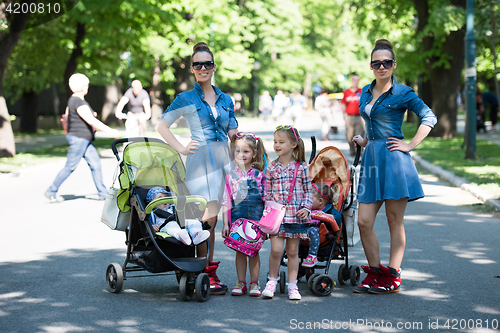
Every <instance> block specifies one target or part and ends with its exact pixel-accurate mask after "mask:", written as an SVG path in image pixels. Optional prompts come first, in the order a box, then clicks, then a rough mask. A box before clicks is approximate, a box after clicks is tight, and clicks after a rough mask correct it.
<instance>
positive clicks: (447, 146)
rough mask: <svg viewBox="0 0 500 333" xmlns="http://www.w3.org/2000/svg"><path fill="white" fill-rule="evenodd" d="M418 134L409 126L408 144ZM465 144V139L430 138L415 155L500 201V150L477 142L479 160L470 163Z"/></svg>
mask: <svg viewBox="0 0 500 333" xmlns="http://www.w3.org/2000/svg"><path fill="white" fill-rule="evenodd" d="M416 130H417V128H416V126H415V125H413V124H407V123H405V124H404V125H403V131H404V134H405V138H407V140H405V141H408V142H409V141H410V140H411V138H412V137H413V136H414V135H415V133H416ZM463 140H464V139H463V136H461V135H459V136H458V137H456V138H453V139H442V138H433V137H427V138H426V139H425V140H424V141H423V142H422V143H421V144H420V145H419V146H418V147H417V148H416V149H415V152H416V153H417V154H418V155H419V156H420V157H422V158H423V159H424V160H426V161H429V162H431V163H433V164H435V165H438V166H440V167H442V168H443V169H445V170H448V171H451V172H453V173H454V174H455V175H457V176H459V177H463V178H465V179H467V180H468V181H470V182H472V183H474V184H476V185H478V186H479V187H481V188H483V189H484V190H487V191H488V192H490V193H492V194H493V195H495V197H500V146H499V145H497V144H494V143H490V142H488V141H483V140H477V142H476V146H477V150H476V152H477V159H475V160H470V159H465V150H464V149H462V143H463Z"/></svg>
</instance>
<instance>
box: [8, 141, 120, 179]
mask: <svg viewBox="0 0 500 333" xmlns="http://www.w3.org/2000/svg"><path fill="white" fill-rule="evenodd" d="M113 141H114V139H97V140H95V141H94V146H95V147H96V148H97V150H98V151H100V150H103V149H110V148H111V143H112V142H113ZM68 148H69V146H67V145H65V146H57V147H51V148H38V149H33V150H30V151H28V152H20V153H17V154H16V156H14V157H9V158H1V159H0V173H10V172H16V171H18V170H19V169H22V168H25V167H31V166H34V165H39V164H44V163H49V162H56V161H58V160H63V159H65V158H66V155H67V153H68Z"/></svg>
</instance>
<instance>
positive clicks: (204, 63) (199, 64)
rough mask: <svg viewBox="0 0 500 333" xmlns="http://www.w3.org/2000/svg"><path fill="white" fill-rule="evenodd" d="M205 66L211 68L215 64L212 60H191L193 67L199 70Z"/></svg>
mask: <svg viewBox="0 0 500 333" xmlns="http://www.w3.org/2000/svg"><path fill="white" fill-rule="evenodd" d="M203 66H205V68H206V69H213V68H214V66H215V64H214V62H213V61H195V62H193V69H194V70H195V71H199V70H200V69H202V68H203Z"/></svg>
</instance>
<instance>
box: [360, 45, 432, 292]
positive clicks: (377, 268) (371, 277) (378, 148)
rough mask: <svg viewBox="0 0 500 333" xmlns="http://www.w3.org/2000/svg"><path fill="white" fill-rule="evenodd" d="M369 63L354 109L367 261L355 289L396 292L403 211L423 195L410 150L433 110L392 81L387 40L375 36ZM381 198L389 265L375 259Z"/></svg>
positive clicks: (428, 127) (424, 130)
mask: <svg viewBox="0 0 500 333" xmlns="http://www.w3.org/2000/svg"><path fill="white" fill-rule="evenodd" d="M370 68H371V69H372V71H373V74H374V76H375V80H374V81H373V82H372V83H371V84H370V85H367V86H365V87H364V88H363V90H362V93H361V99H360V103H359V109H360V111H361V115H362V117H363V119H364V120H365V122H366V138H363V137H362V136H361V135H356V136H355V137H354V138H353V141H354V142H355V143H356V145H360V146H362V147H365V152H364V154H363V157H362V159H361V172H360V176H359V186H358V201H359V209H358V211H359V215H358V226H359V232H360V236H361V242H362V244H363V250H364V251H365V255H366V259H367V261H368V266H362V268H363V270H364V271H365V273H367V274H368V275H367V276H366V278H365V279H364V280H363V281H362V282H361V284H360V285H359V286H356V287H354V289H353V291H354V292H356V293H366V292H369V293H374V294H387V293H394V292H399V290H400V287H401V262H402V260H403V255H404V252H405V245H406V236H405V228H404V214H405V210H406V205H407V203H408V202H409V201H413V200H417V199H420V198H422V197H424V191H423V189H422V185H421V184H420V180H419V178H418V173H417V169H416V168H415V163H414V162H413V160H412V158H411V155H410V153H409V152H410V151H411V150H413V149H415V147H417V146H418V145H419V143H420V142H422V140H424V139H425V137H427V135H428V134H429V132H430V131H431V129H432V128H433V127H434V125H435V124H436V122H437V119H436V116H435V115H434V113H433V112H432V110H431V109H430V108H429V107H428V106H427V105H425V103H424V102H423V101H422V100H421V99H420V98H418V96H417V94H415V92H414V91H413V89H411V88H410V87H408V86H405V85H403V84H401V83H398V82H396V79H395V78H394V76H393V71H394V69H395V68H396V57H395V55H394V51H393V50H392V44H391V43H390V42H389V41H388V40H386V39H379V40H377V42H376V43H375V48H374V49H373V51H372V53H371V62H370ZM407 110H409V111H413V112H414V113H415V114H416V115H417V116H418V117H419V118H420V120H421V124H420V126H419V127H418V130H417V133H416V134H415V136H414V137H413V139H412V140H411V142H410V143H406V142H403V141H402V139H403V138H404V136H403V131H402V129H401V127H402V125H403V119H404V116H405V113H406V111H407ZM384 203H385V214H386V216H387V223H388V225H389V232H390V235H391V236H390V239H391V246H390V255H389V266H388V267H386V266H382V265H381V263H380V253H379V250H380V249H379V242H378V238H377V235H376V234H375V231H374V228H373V226H374V224H375V218H376V216H377V213H378V211H379V210H380V208H381V207H382V204H384Z"/></svg>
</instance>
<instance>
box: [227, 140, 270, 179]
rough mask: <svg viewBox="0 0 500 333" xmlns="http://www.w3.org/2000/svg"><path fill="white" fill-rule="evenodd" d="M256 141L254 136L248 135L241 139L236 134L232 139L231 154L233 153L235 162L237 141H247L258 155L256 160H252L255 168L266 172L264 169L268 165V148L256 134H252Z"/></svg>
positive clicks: (232, 156)
mask: <svg viewBox="0 0 500 333" xmlns="http://www.w3.org/2000/svg"><path fill="white" fill-rule="evenodd" d="M251 134H252V135H253V136H254V137H255V139H254V138H253V137H252V136H247V135H246V133H245V135H242V136H241V137H237V136H236V134H233V136H232V137H231V144H230V152H231V158H232V159H233V160H234V157H235V156H234V152H235V150H236V141H237V140H245V142H246V143H247V144H248V146H249V147H250V148H252V150H253V152H254V153H257V154H256V155H255V157H254V158H252V163H253V166H254V167H255V168H256V169H259V170H260V171H264V167H265V165H266V160H267V158H268V157H267V152H266V148H265V147H264V142H263V141H262V139H261V138H258V137H257V136H255V134H253V133H251Z"/></svg>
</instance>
